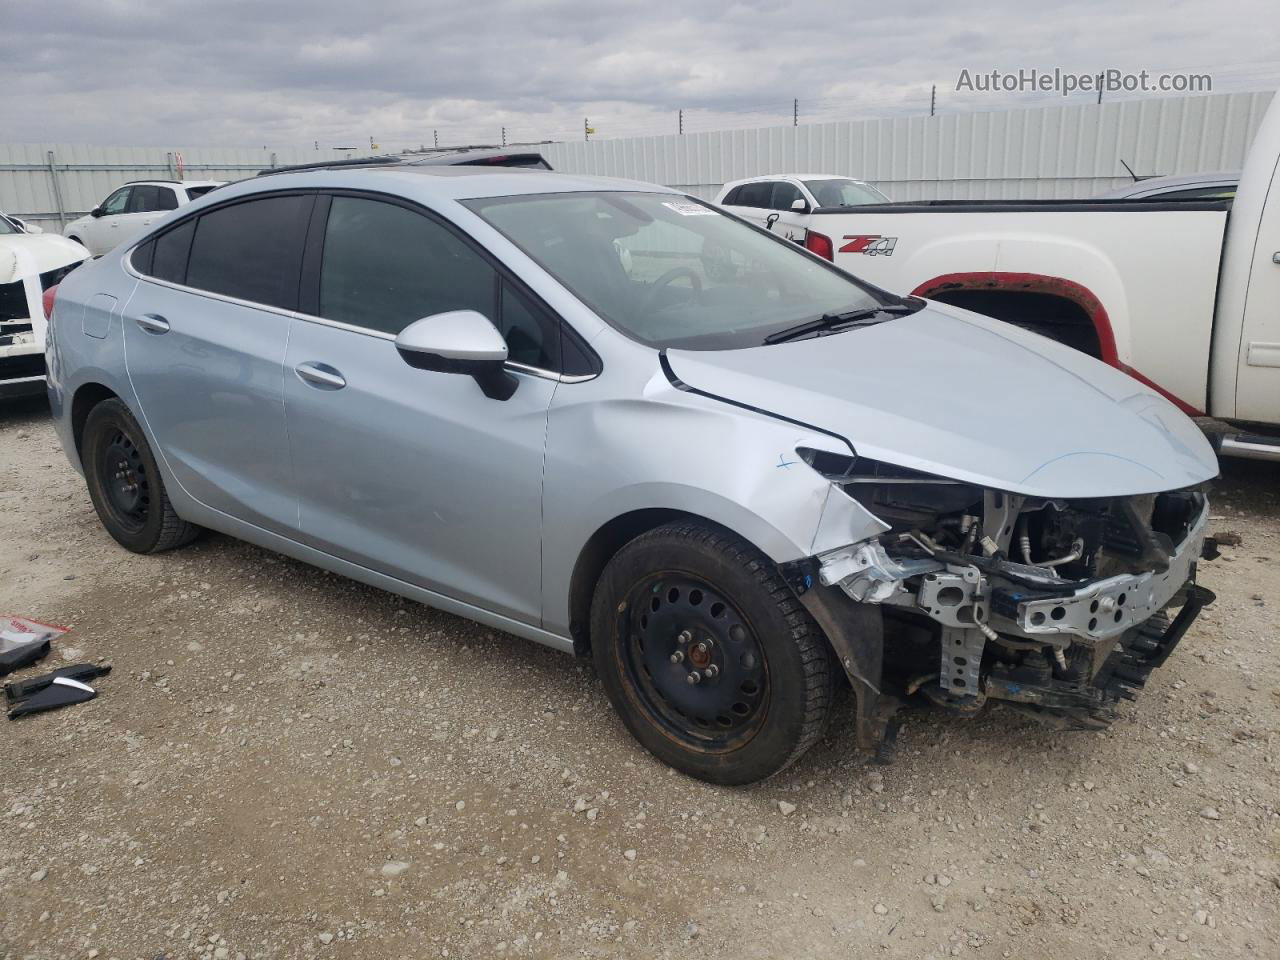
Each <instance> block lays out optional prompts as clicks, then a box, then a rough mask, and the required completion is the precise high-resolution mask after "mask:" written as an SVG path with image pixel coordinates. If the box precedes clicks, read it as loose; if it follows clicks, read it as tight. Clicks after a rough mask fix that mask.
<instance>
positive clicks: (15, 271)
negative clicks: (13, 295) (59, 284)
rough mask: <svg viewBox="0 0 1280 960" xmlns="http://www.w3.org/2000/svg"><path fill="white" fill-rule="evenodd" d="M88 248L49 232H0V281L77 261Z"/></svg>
mask: <svg viewBox="0 0 1280 960" xmlns="http://www.w3.org/2000/svg"><path fill="white" fill-rule="evenodd" d="M88 256H89V251H88V250H86V249H85V248H84V247H82V246H80V244H78V243H76V242H75V241H74V240H71V239H69V238H67V237H59V236H58V235H57V234H50V233H4V234H0V283H13V281H15V280H18V279H20V278H22V277H28V276H32V275H36V276H38V275H39V274H42V273H47V272H48V271H50V270H56V269H57V268H58V267H65V266H66V265H67V264H69V263H79V262H80V261H81V260H84V259H86V258H87V257H88Z"/></svg>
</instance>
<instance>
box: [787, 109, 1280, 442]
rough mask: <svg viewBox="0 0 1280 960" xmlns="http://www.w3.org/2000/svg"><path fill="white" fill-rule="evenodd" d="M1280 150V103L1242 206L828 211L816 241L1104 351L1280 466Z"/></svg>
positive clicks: (1183, 203)
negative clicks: (1278, 462)
mask: <svg viewBox="0 0 1280 960" xmlns="http://www.w3.org/2000/svg"><path fill="white" fill-rule="evenodd" d="M1278 159H1280V98H1277V100H1276V103H1275V105H1273V106H1272V107H1271V109H1270V111H1269V112H1268V114H1267V116H1266V117H1265V118H1264V120H1263V122H1262V125H1261V127H1260V129H1259V130H1258V133H1257V136H1256V137H1255V140H1254V144H1253V147H1252V149H1251V151H1250V154H1249V157H1248V159H1247V161H1246V164H1245V167H1244V171H1243V173H1242V175H1241V180H1240V187H1239V190H1238V192H1237V194H1236V197H1235V199H1234V201H1231V200H1211V201H1204V200H1159V199H1157V200H1155V201H1116V200H1092V201H1090V200H1084V201H1076V200H1068V201H1059V200H1045V201H1029V202H972V201H932V202H923V203H893V204H880V205H875V206H862V207H858V208H857V209H855V210H849V209H839V208H835V209H832V208H823V207H819V208H818V209H815V210H813V211H812V212H808V213H807V215H806V217H805V219H806V221H807V222H806V227H807V231H806V233H805V235H804V244H805V246H806V247H807V248H808V249H809V250H810V251H811V252H813V253H815V254H817V255H819V256H822V257H825V258H827V259H829V260H832V261H834V262H835V263H836V264H837V265H838V266H840V267H842V268H844V269H846V270H848V271H849V272H850V273H852V274H854V275H856V276H858V277H861V278H863V279H865V280H868V281H870V282H872V283H875V284H877V285H879V286H881V287H884V288H886V289H888V290H891V291H894V292H895V293H902V294H905V293H910V294H914V295H916V296H920V297H925V298H928V299H930V300H936V301H941V302H944V303H951V304H954V305H956V306H960V307H964V308H967V309H971V310H974V311H976V312H978V313H984V314H987V315H989V316H993V317H996V318H999V319H1001V320H1006V321H1008V322H1011V323H1015V324H1017V325H1018V326H1021V327H1025V328H1028V329H1031V330H1034V331H1036V332H1038V333H1042V334H1044V335H1045V336H1048V337H1051V338H1053V339H1055V340H1059V341H1061V342H1063V343H1067V344H1070V345H1071V346H1074V347H1076V348H1078V349H1080V350H1083V351H1084V352H1086V353H1089V354H1092V355H1093V356H1095V357H1100V358H1101V359H1102V360H1104V361H1106V362H1107V363H1109V364H1111V365H1112V366H1115V367H1118V368H1119V369H1121V370H1124V371H1126V372H1128V373H1129V374H1131V375H1132V376H1134V377H1135V378H1137V379H1139V380H1141V381H1142V382H1144V383H1146V384H1148V385H1149V386H1152V387H1154V388H1156V389H1157V390H1159V391H1160V392H1161V393H1163V394H1165V395H1166V396H1168V397H1169V398H1170V399H1172V400H1173V401H1175V402H1176V403H1177V404H1178V405H1179V406H1180V407H1182V408H1183V409H1184V410H1186V411H1187V412H1189V413H1191V414H1193V415H1195V416H1198V417H1205V418H1207V419H1206V420H1204V421H1202V425H1203V426H1205V428H1206V431H1207V432H1208V433H1209V434H1210V436H1211V438H1212V439H1213V440H1214V441H1215V444H1216V445H1217V446H1218V448H1219V450H1220V452H1221V453H1223V454H1233V455H1238V456H1252V457H1257V458H1260V459H1270V460H1280V430H1278V429H1276V428H1280V171H1278V170H1277V161H1278ZM956 373H957V376H958V377H961V378H963V376H964V371H963V370H957V371H956ZM1069 413H1070V412H1069V411H1065V410H1064V411H1063V415H1064V416H1067V415H1069ZM1046 428H1047V429H1052V424H1046ZM1268 434H1270V435H1268Z"/></svg>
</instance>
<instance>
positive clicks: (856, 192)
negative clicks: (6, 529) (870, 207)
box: [804, 179, 890, 207]
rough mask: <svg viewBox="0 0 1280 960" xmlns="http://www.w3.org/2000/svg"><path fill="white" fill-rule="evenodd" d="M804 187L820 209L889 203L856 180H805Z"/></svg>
mask: <svg viewBox="0 0 1280 960" xmlns="http://www.w3.org/2000/svg"><path fill="white" fill-rule="evenodd" d="M804 185H805V186H806V187H808V188H809V192H810V193H812V194H813V199H815V200H817V201H818V206H820V207H861V206H864V205H866V204H868V203H889V202H890V200H889V198H888V197H886V196H885V195H884V194H883V193H881V192H880V191H879V190H877V189H876V188H875V187H873V186H871V184H869V183H859V182H858V181H857V180H836V179H831V180H806V181H805V182H804Z"/></svg>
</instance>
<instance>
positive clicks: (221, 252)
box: [124, 193, 315, 536]
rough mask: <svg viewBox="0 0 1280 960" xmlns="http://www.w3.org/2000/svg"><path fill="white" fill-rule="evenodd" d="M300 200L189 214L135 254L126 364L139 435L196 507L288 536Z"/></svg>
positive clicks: (248, 202) (304, 206) (307, 207)
mask: <svg viewBox="0 0 1280 960" xmlns="http://www.w3.org/2000/svg"><path fill="white" fill-rule="evenodd" d="M314 199H315V198H314V195H312V194H307V193H292V194H280V195H275V196H267V197H250V198H247V199H245V200H241V201H238V202H234V203H231V204H227V205H225V206H221V207H216V208H214V209H212V210H209V211H207V212H205V213H203V214H201V215H200V216H198V217H188V218H187V219H185V220H183V221H181V222H180V223H178V224H177V225H175V226H174V227H172V228H170V229H169V230H167V231H165V232H164V233H162V234H161V235H160V236H159V237H157V238H156V239H154V240H151V241H148V242H147V243H145V244H143V245H142V246H140V247H139V248H138V249H137V250H135V251H134V252H133V253H132V254H131V257H132V263H133V265H134V268H135V269H136V270H137V271H138V272H139V273H141V274H143V277H142V279H141V280H140V281H139V283H138V286H137V288H136V290H135V291H134V293H133V296H132V297H131V298H130V300H129V302H128V305H127V306H126V308H125V314H124V330H125V351H126V367H127V369H128V372H129V379H130V381H131V382H132V384H133V388H134V391H135V393H136V394H137V398H138V402H139V405H140V407H141V411H142V415H143V418H144V420H145V423H146V426H147V428H148V429H149V431H150V432H151V435H152V438H153V440H154V441H155V444H156V450H157V453H158V454H159V455H160V456H162V457H163V458H164V460H165V462H166V464H167V465H168V467H169V469H170V470H171V472H172V474H173V477H174V478H175V479H176V480H177V482H178V483H179V484H181V486H182V488H183V489H184V490H185V491H186V492H187V493H188V494H190V495H191V496H192V497H194V498H195V499H196V500H198V501H200V502H201V503H203V504H205V505H206V506H208V507H212V508H213V509H215V510H219V511H221V512H223V513H226V514H229V515H231V516H233V517H236V518H238V519H240V520H244V521H247V522H249V523H252V524H255V525H256V526H260V527H263V528H265V529H268V530H271V531H273V532H276V533H283V534H286V535H290V536H292V535H294V533H295V532H296V525H297V500H296V497H295V495H294V492H293V480H292V472H291V465H290V460H289V440H288V436H287V434H286V432H285V420H284V394H283V391H284V384H283V379H284V375H283V367H284V356H285V345H286V344H287V343H288V339H289V325H290V323H291V322H292V317H293V312H294V311H295V310H296V308H297V304H298V283H299V275H300V270H301V262H302V249H303V240H304V238H305V236H306V230H307V225H308V219H309V217H310V213H311V208H312V206H313V203H314Z"/></svg>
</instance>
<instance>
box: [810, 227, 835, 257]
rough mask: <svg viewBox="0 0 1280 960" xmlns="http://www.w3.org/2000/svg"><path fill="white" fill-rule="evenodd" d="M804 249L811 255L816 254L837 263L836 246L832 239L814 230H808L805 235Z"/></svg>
mask: <svg viewBox="0 0 1280 960" xmlns="http://www.w3.org/2000/svg"><path fill="white" fill-rule="evenodd" d="M804 248H805V249H806V250H808V251H809V252H810V253H816V254H817V255H818V256H820V257H822V259H824V260H830V261H831V262H832V263H835V262H836V248H835V244H833V243H832V242H831V238H830V237H828V236H824V235H823V234H821V233H816V232H814V231H813V230H806V231H805V234H804Z"/></svg>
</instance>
